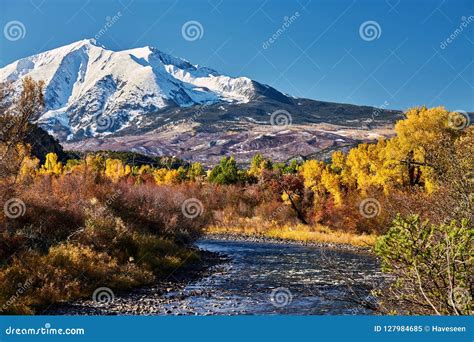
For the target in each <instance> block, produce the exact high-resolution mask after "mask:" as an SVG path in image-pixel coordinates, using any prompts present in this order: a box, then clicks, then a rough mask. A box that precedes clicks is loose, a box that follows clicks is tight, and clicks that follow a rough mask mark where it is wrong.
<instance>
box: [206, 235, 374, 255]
mask: <svg viewBox="0 0 474 342" xmlns="http://www.w3.org/2000/svg"><path fill="white" fill-rule="evenodd" d="M205 238H206V239H207V240H216V241H229V242H232V241H242V242H252V243H266V244H278V245H292V246H301V247H316V248H324V249H335V250H346V251H352V252H359V253H370V254H372V251H373V248H372V246H358V245H352V244H348V243H336V242H319V241H310V240H297V239H288V238H281V237H277V236H265V235H263V234H259V235H257V234H245V233H207V234H206V235H205Z"/></svg>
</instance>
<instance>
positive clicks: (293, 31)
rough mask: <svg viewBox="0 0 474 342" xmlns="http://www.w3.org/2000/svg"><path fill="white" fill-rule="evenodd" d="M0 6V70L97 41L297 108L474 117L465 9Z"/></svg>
mask: <svg viewBox="0 0 474 342" xmlns="http://www.w3.org/2000/svg"><path fill="white" fill-rule="evenodd" d="M0 3H1V5H0V25H1V28H2V29H3V30H2V31H3V35H2V36H1V37H0V51H1V53H0V66H4V65H6V64H8V63H11V62H12V61H15V60H17V59H19V58H21V57H26V56H29V55H32V54H35V53H38V52H41V51H45V50H48V49H52V48H55V47H58V46H61V45H65V44H68V43H71V42H73V41H77V40H81V39H85V38H93V37H98V38H99V39H98V42H99V43H100V44H103V45H104V46H106V47H107V48H110V49H112V50H119V49H127V48H133V47H140V46H146V45H150V46H155V47H157V48H159V49H161V50H163V51H165V52H168V53H171V54H173V55H175V56H178V57H182V58H185V59H187V60H189V61H190V62H192V63H194V64H201V65H206V66H209V67H211V68H213V69H216V70H218V71H219V72H221V73H224V74H229V75H232V76H248V77H250V78H252V79H254V80H257V81H259V82H262V83H266V84H269V85H271V86H273V87H275V88H277V89H278V90H280V91H283V92H285V93H288V94H290V95H293V96H297V97H307V98H312V99H317V100H324V101H333V102H344V103H354V104H363V105H372V106H377V107H379V106H383V107H386V108H396V109H407V108H409V107H411V106H415V105H427V106H437V105H444V106H446V107H447V108H448V109H451V110H466V111H474V88H473V87H474V63H473V59H474V58H473V57H474V34H473V33H474V1H473V0H451V1H444V0H441V1H434V0H432V1H429V0H387V1H385V0H377V1H376V0H372V1H369V0H367V1H362V0H358V1H352V0H332V1H330V0H325V1H316V0H312V1H309V0H286V1H283V0H271V1H269V0H263V1H262V0H239V1H237V0H202V1H201V0H161V1H151V0H120V1H117V0H109V1H106V0H102V1H101V0H99V1H97V0H95V1H88V0H82V1H77V0H68V1H66V0H64V1H58V0H0ZM13 21H19V22H20V23H21V24H22V25H23V27H21V26H18V23H16V25H17V27H16V28H19V30H20V35H18V31H17V32H15V31H14V30H13V29H14V28H15V27H14V26H15V25H14V24H15V23H13V24H12V22H13ZM189 22H191V23H189ZM196 22H197V23H196ZM186 23H188V26H190V27H189V31H187V30H186V29H184V33H183V27H184V28H186V27H187V26H186V25H185V24H186ZM364 23H365V25H363V24H364ZM361 25H362V28H361ZM11 26H13V28H12V27H11ZM193 28H195V29H196V30H195V31H193ZM364 28H366V29H365V30H364ZM101 30H102V31H101ZM193 33H197V35H193ZM15 34H16V35H15ZM272 37H273V38H274V39H272V41H270V38H272ZM449 37H451V38H450V41H449V42H448V41H447V39H448V38H449Z"/></svg>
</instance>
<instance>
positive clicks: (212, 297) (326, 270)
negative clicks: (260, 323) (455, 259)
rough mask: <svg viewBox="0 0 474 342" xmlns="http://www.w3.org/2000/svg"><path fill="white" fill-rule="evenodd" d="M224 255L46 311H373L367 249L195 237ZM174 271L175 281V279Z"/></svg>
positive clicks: (373, 271) (374, 276) (373, 272)
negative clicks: (182, 277) (103, 298)
mask: <svg viewBox="0 0 474 342" xmlns="http://www.w3.org/2000/svg"><path fill="white" fill-rule="evenodd" d="M197 247H199V248H200V249H203V250H207V251H211V252H217V253H220V254H223V255H226V256H227V258H226V261H225V262H223V263H220V264H218V265H215V266H213V267H212V268H211V269H210V270H208V272H207V273H206V275H205V276H203V277H201V278H199V279H196V280H194V281H191V282H189V283H185V284H183V285H182V286H180V287H173V286H171V287H170V288H167V289H166V290H165V291H163V284H161V285H160V286H151V287H146V288H142V289H139V290H136V291H133V292H132V293H128V294H124V295H120V296H115V298H114V300H113V302H111V303H106V304H100V303H95V302H93V301H92V300H82V301H78V302H75V303H72V304H68V305H67V306H64V307H62V308H59V309H58V308H55V309H54V310H53V312H48V313H49V314H51V313H53V314H65V313H67V314H72V315H74V314H155V315H156V314H158V315H159V314H182V315H242V314H244V315H249V314H252V315H253V314H297V315H341V314H342V315H354V314H372V313H373V311H372V310H371V309H370V308H369V307H368V305H367V303H372V302H373V298H372V297H371V296H370V290H371V288H372V287H373V286H374V284H375V283H377V282H379V280H380V279H381V278H382V277H381V273H380V271H379V266H378V263H377V260H376V259H375V258H374V257H373V255H371V254H369V253H365V252H357V251H351V250H347V249H328V248H322V247H309V246H300V245H295V244H281V243H261V242H247V241H221V240H211V239H203V240H200V241H198V242H197ZM172 280H173V279H172V277H171V278H170V281H171V282H170V284H172Z"/></svg>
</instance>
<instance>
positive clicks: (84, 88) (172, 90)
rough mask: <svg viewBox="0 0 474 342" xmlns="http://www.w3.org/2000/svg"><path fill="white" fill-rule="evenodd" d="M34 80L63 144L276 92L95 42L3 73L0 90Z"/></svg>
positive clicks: (144, 50) (152, 51) (157, 53)
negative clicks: (172, 113) (164, 114)
mask: <svg viewBox="0 0 474 342" xmlns="http://www.w3.org/2000/svg"><path fill="white" fill-rule="evenodd" d="M27 75H28V76H31V77H32V78H33V79H35V80H42V81H44V82H45V109H46V113H45V114H44V115H42V116H41V118H40V120H39V123H40V124H41V125H42V126H43V127H45V128H46V129H47V130H48V131H49V132H50V133H52V134H53V135H55V136H56V137H58V138H60V139H61V140H65V139H68V140H69V139H77V138H81V137H88V136H104V135H108V134H112V133H115V132H117V131H120V130H122V129H124V128H126V127H129V126H130V125H140V124H141V123H142V122H144V120H145V117H147V116H149V115H150V114H152V113H156V112H158V111H161V110H164V109H165V108H175V107H178V108H179V107H181V108H188V107H192V106H195V105H212V104H220V103H222V104H237V103H248V102H250V101H251V100H252V99H254V98H255V96H256V93H258V92H259V91H260V90H261V89H263V90H264V91H265V92H267V88H268V87H266V86H263V85H260V86H259V84H258V83H257V82H254V81H252V80H251V79H249V78H246V77H230V76H227V75H223V74H220V73H218V72H217V71H215V70H213V69H210V68H207V67H203V66H200V65H197V64H191V63H190V62H188V61H187V60H185V59H183V58H178V57H175V56H173V55H171V54H169V53H165V52H163V51H161V50H159V49H157V48H155V47H151V46H145V47H140V48H134V49H128V50H121V51H113V50H109V49H107V48H105V47H103V46H102V45H100V44H98V43H97V41H96V40H95V39H83V40H79V41H76V42H74V43H71V44H68V45H65V46H62V47H58V48H56V49H53V50H49V51H45V52H42V53H39V54H37V55H33V56H30V57H26V58H22V59H20V60H18V61H16V62H14V63H11V64H10V65H7V66H6V67H4V68H1V69H0V82H4V81H12V82H16V84H17V85H19V82H21V79H22V78H23V77H25V76H27ZM274 92H277V91H276V90H274ZM262 96H263V95H262ZM282 96H283V95H282ZM97 118H107V120H109V121H110V122H111V123H110V125H107V127H102V126H100V125H99V124H98V119H97ZM99 126H100V127H99Z"/></svg>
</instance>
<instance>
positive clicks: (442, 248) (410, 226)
mask: <svg viewBox="0 0 474 342" xmlns="http://www.w3.org/2000/svg"><path fill="white" fill-rule="evenodd" d="M473 232H474V230H473V229H472V226H470V225H469V223H468V221H467V220H463V221H462V222H461V223H458V222H455V221H452V222H451V223H450V224H440V225H434V224H430V223H429V222H428V221H424V222H422V221H421V220H420V217H419V216H417V215H414V216H409V217H407V218H402V217H400V216H398V217H397V218H396V219H395V220H394V222H393V224H392V227H391V228H390V230H389V231H388V232H387V234H386V235H384V236H383V237H381V238H379V240H378V241H377V243H376V246H375V252H376V253H377V255H378V256H379V257H380V258H381V262H382V270H383V271H385V272H387V273H388V274H390V275H391V276H392V278H391V279H392V281H391V282H390V285H389V288H388V291H386V290H384V291H380V292H381V293H380V294H379V295H380V297H381V304H382V308H384V309H385V310H387V311H389V312H393V313H398V314H440V315H469V314H472V296H471V293H472V290H473V282H472V278H471V274H472V266H473V257H472V250H471V244H472V237H473ZM401 308H403V309H401Z"/></svg>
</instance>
